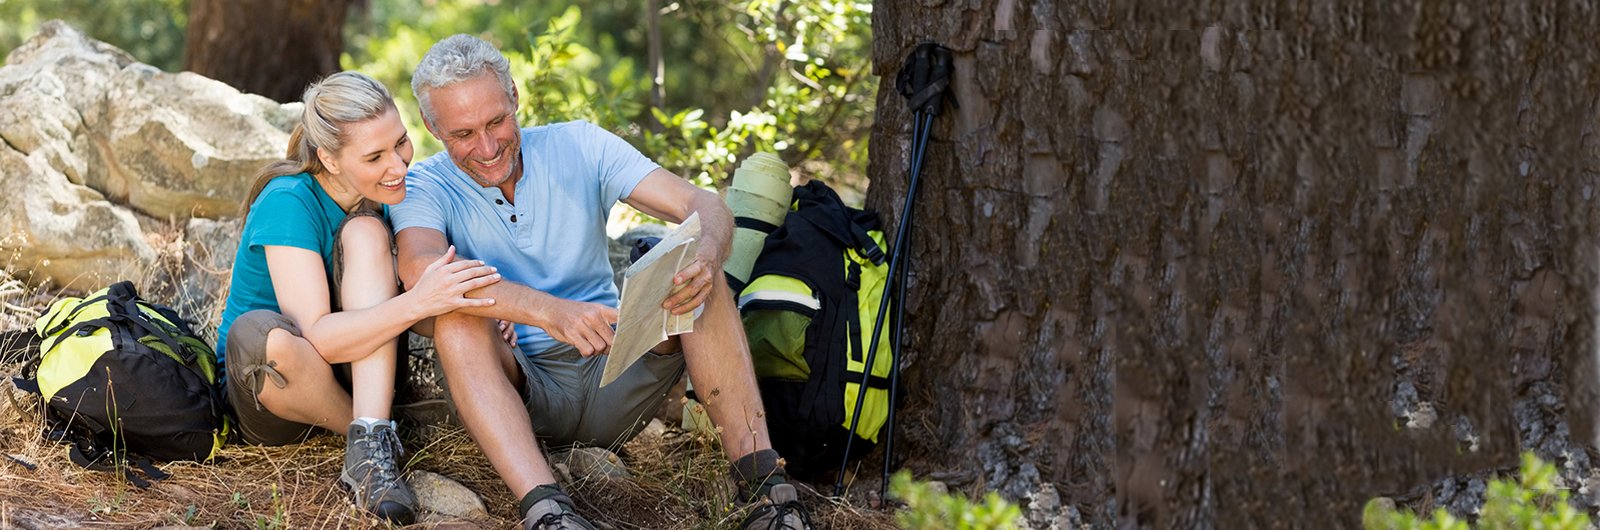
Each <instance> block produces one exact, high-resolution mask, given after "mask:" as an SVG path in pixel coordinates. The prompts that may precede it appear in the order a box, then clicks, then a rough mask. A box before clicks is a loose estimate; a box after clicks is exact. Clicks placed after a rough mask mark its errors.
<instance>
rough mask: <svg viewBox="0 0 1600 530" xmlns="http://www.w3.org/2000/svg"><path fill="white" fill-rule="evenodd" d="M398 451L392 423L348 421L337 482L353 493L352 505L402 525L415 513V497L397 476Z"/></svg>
mask: <svg viewBox="0 0 1600 530" xmlns="http://www.w3.org/2000/svg"><path fill="white" fill-rule="evenodd" d="M400 453H401V448H400V436H399V435H397V434H395V432H394V423H393V422H383V423H378V424H371V425H369V424H367V423H365V422H363V421H360V420H357V421H355V422H352V423H351V424H350V437H349V438H347V439H346V440H345V448H344V472H343V473H340V474H339V482H340V483H342V484H344V486H345V488H346V489H349V490H350V492H351V493H354V494H355V500H356V507H358V508H361V509H363V510H366V511H368V512H372V513H373V514H374V515H377V516H379V517H382V518H384V519H387V520H389V521H393V522H395V523H399V524H402V525H405V524H411V521H412V520H413V519H414V518H415V516H416V505H417V497H416V495H413V494H412V493H411V487H410V486H407V485H406V483H405V481H403V480H401V479H400V463H399V459H400Z"/></svg>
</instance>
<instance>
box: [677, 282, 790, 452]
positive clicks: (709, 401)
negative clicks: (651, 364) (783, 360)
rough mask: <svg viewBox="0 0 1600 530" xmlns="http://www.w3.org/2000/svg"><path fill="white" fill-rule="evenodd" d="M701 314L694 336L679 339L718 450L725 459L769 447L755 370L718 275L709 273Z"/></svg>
mask: <svg viewBox="0 0 1600 530" xmlns="http://www.w3.org/2000/svg"><path fill="white" fill-rule="evenodd" d="M712 277H713V278H715V280H714V282H713V284H712V290H711V294H710V295H708V296H707V297H706V302H705V310H704V312H702V313H701V314H700V318H699V319H697V320H695V323H694V332H693V333H687V334H684V335H681V337H682V338H683V354H684V358H685V360H686V361H687V362H688V364H689V380H690V381H691V382H693V383H694V393H695V395H696V396H698V397H699V398H700V400H701V402H702V403H703V404H704V405H705V407H706V412H707V414H709V415H710V416H711V421H712V422H714V423H716V425H717V426H718V427H721V428H722V434H721V437H722V450H723V451H724V452H726V453H727V454H728V460H729V461H737V460H739V459H740V458H742V457H744V456H746V455H749V454H751V453H754V452H756V451H760V450H764V449H771V448H772V440H771V438H769V437H768V433H767V418H766V409H765V408H764V407H763V406H762V404H761V392H760V390H758V389H757V388H756V376H755V367H754V365H753V364H752V363H751V361H750V344H749V342H748V341H747V340H746V339H745V335H744V324H743V323H742V322H740V320H739V310H738V308H737V307H735V306H734V303H733V295H732V294H731V293H730V292H729V290H728V282H727V280H726V279H725V278H724V277H723V275H722V274H713V275H712Z"/></svg>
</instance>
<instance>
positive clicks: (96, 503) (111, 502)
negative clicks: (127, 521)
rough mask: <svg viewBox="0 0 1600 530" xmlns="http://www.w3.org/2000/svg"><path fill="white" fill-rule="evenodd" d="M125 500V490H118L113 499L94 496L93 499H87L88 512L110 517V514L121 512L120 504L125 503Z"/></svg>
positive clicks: (126, 494)
mask: <svg viewBox="0 0 1600 530" xmlns="http://www.w3.org/2000/svg"><path fill="white" fill-rule="evenodd" d="M127 500H128V492H127V490H120V491H118V492H117V495H116V496H115V497H112V498H109V499H107V498H105V497H101V496H99V495H95V496H94V498H92V499H89V512H90V513H96V514H100V515H110V514H111V513H112V512H116V511H118V510H121V509H122V503H124V502H127Z"/></svg>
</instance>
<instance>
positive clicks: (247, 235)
mask: <svg viewBox="0 0 1600 530" xmlns="http://www.w3.org/2000/svg"><path fill="white" fill-rule="evenodd" d="M385 213H387V208H385ZM344 218H345V212H344V210H343V209H341V208H339V203H337V202H334V200H333V198H332V197H329V196H328V194H327V192H325V191H323V190H322V185H321V184H318V183H317V180H316V179H315V178H312V177H311V175H310V174H308V173H301V174H298V175H287V176H282V177H278V178H275V179H272V180H271V181H270V182H268V183H267V185H266V187H264V188H262V189H261V194H260V195H257V196H256V201H255V202H254V203H251V205H250V215H249V217H247V218H245V221H244V231H243V232H242V233H241V234H240V236H239V250H238V251H237V252H236V253H235V254H234V257H233V279H232V280H231V281H230V282H229V284H228V285H229V287H228V304H227V306H226V308H225V309H223V311H222V322H221V323H220V324H218V325H217V358H218V360H219V361H222V360H223V357H224V356H225V355H227V351H228V349H227V348H228V329H229V328H230V327H231V326H232V325H233V320H234V319H236V318H239V315H242V314H245V313H247V312H250V311H254V310H256V309H269V310H272V311H278V312H280V313H281V312H282V310H281V309H279V308H278V294H277V292H276V291H275V290H274V289H273V288H272V276H271V275H270V274H269V273H268V272H267V253H266V249H265V248H264V247H266V246H267V245H277V246H285V247H295V248H303V249H307V250H310V251H313V252H316V253H318V254H321V255H322V265H323V271H324V272H325V274H326V275H327V276H326V278H324V281H327V282H328V284H329V285H332V284H333V282H332V278H333V244H334V230H336V229H338V228H339V223H340V222H343V221H344Z"/></svg>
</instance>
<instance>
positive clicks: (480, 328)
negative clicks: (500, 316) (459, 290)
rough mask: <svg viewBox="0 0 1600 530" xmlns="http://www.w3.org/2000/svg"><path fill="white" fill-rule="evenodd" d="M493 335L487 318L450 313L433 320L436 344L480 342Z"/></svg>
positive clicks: (492, 327) (457, 312)
mask: <svg viewBox="0 0 1600 530" xmlns="http://www.w3.org/2000/svg"><path fill="white" fill-rule="evenodd" d="M493 333H494V326H493V325H492V324H491V320H490V319H489V318H488V317H480V316H477V315H470V314H467V313H463V312H460V311H451V312H449V313H445V314H442V315H439V316H436V317H434V318H433V340H434V342H436V343H445V342H449V343H457V342H463V341H465V342H475V341H481V340H483V339H485V338H487V337H490V336H492V335H493Z"/></svg>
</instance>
